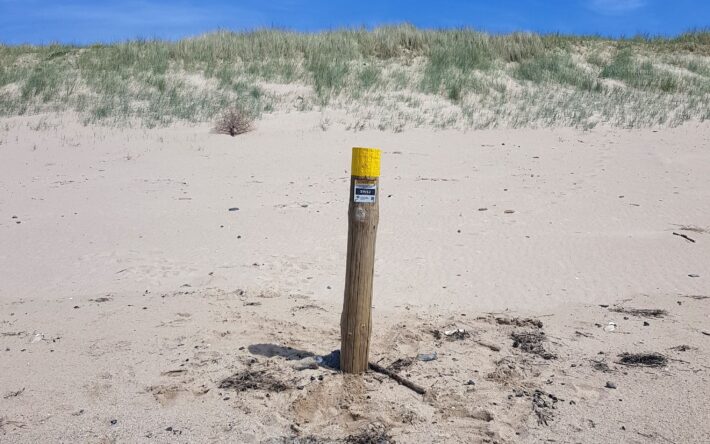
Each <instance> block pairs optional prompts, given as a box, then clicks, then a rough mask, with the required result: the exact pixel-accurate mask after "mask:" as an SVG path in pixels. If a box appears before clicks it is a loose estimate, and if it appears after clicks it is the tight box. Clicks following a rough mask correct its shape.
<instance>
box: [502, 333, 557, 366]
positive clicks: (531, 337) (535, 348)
mask: <svg viewBox="0 0 710 444" xmlns="http://www.w3.org/2000/svg"><path fill="white" fill-rule="evenodd" d="M510 338H511V339H512V340H513V347H515V348H519V349H520V350H522V351H524V352H525V353H531V354H534V355H538V356H540V357H541V358H543V359H556V358H557V355H555V354H554V353H550V352H549V351H547V350H545V347H544V346H543V342H544V341H545V333H544V332H542V331H514V332H513V333H511V334H510Z"/></svg>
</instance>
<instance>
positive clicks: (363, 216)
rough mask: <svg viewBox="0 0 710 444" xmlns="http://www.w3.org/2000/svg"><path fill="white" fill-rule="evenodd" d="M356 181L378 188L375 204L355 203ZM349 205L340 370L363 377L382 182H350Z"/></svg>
mask: <svg viewBox="0 0 710 444" xmlns="http://www.w3.org/2000/svg"><path fill="white" fill-rule="evenodd" d="M356 181H367V182H371V183H374V184H375V185H376V187H377V194H376V197H375V202H374V203H357V202H355V199H354V197H355V196H354V191H355V182H356ZM349 201H350V205H349V207H348V250H347V263H346V266H345V298H344V302H343V314H342V317H341V319H340V333H341V348H340V368H341V370H342V371H343V372H345V373H363V372H365V371H366V370H367V365H368V355H369V351H370V333H371V331H372V278H373V273H374V267H375V240H376V236H377V224H378V222H379V218H380V208H379V205H380V204H379V202H380V196H379V179H378V178H377V177H356V176H353V177H352V178H351V180H350V200H349Z"/></svg>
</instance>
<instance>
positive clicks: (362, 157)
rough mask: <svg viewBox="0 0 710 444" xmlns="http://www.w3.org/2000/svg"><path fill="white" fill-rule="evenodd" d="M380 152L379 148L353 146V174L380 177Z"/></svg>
mask: <svg viewBox="0 0 710 444" xmlns="http://www.w3.org/2000/svg"><path fill="white" fill-rule="evenodd" d="M380 154H381V151H380V150H379V149H378V148H361V147H355V148H353V162H352V171H351V173H350V175H351V176H357V177H380Z"/></svg>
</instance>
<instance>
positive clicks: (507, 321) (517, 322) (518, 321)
mask: <svg viewBox="0 0 710 444" xmlns="http://www.w3.org/2000/svg"><path fill="white" fill-rule="evenodd" d="M496 322H497V323H498V324H499V325H514V326H516V327H537V328H542V321H541V320H539V319H532V318H496Z"/></svg>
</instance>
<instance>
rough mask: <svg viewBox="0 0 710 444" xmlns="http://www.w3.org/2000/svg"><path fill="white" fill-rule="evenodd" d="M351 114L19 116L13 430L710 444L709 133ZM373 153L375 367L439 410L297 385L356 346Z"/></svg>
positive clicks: (7, 329)
mask: <svg viewBox="0 0 710 444" xmlns="http://www.w3.org/2000/svg"><path fill="white" fill-rule="evenodd" d="M328 119H329V120H328V121H329V122H333V123H332V125H330V126H329V127H328V128H324V126H323V125H322V122H323V121H324V116H323V115H322V114H321V113H318V112H301V113H295V112H294V113H273V114H268V115H265V116H264V117H263V118H262V120H260V121H258V122H257V124H256V128H255V130H254V131H252V132H249V133H247V134H244V135H241V136H239V137H235V138H232V137H228V136H225V135H219V134H214V133H213V132H212V131H211V125H210V124H200V125H187V124H174V125H172V126H169V127H166V128H155V129H145V128H140V127H139V126H137V127H136V128H119V127H117V128H113V127H105V126H100V125H96V126H93V125H89V126H85V125H83V124H82V123H81V119H79V118H77V117H76V116H74V115H73V114H71V113H64V114H44V115H35V116H19V117H6V118H2V119H1V120H0V159H1V161H0V391H1V392H0V441H2V442H9V443H10V442H11V443H30V442H91V443H99V442H101V443H103V442H267V443H277V442H301V443H320V442H348V443H351V442H387V441H385V440H384V439H385V438H386V439H388V440H390V441H395V442H397V443H422V442H437V443H440V442H441V443H458V442H490V443H494V442H495V443H508V442H530V443H533V442H565V443H567V442H570V443H572V442H574V443H577V442H579V443H599V442H627V443H656V442H657V443H671V442H672V443H703V442H709V441H710V425H708V423H707V418H708V415H710V408H709V407H708V405H707V400H708V399H710V380H709V377H710V280H709V279H710V207H709V202H710V152H709V151H708V146H710V124H708V123H707V122H705V123H698V122H694V121H689V122H686V123H684V124H683V125H681V126H679V127H676V128H670V129H669V128H658V129H631V130H627V129H620V128H611V127H604V126H598V127H596V128H594V129H592V130H589V131H584V130H581V129H571V128H545V129H490V130H480V131H473V130H470V131H466V130H460V129H450V130H432V129H417V128H413V129H407V130H406V131H404V132H401V133H397V132H393V131H378V130H375V129H366V130H363V131H353V130H348V129H347V126H346V125H345V123H344V122H345V120H346V119H345V118H344V117H343V116H341V115H339V114H337V112H335V111H333V112H332V113H331V115H329V116H328ZM353 146H372V147H378V148H380V149H382V175H381V180H380V183H381V191H380V193H381V194H380V225H379V231H378V238H377V253H376V263H375V282H374V308H373V316H374V328H373V344H372V348H371V350H372V352H371V361H372V362H377V363H379V364H380V365H382V366H384V367H390V368H392V369H393V370H394V371H397V372H398V373H399V374H400V375H402V376H403V377H406V378H407V379H409V380H411V381H413V382H415V383H417V384H419V385H421V386H422V387H425V388H426V390H427V393H426V394H425V395H423V396H422V395H418V394H416V393H414V392H412V391H411V390H409V389H408V388H406V387H404V386H401V385H398V384H397V383H396V382H395V381H393V380H392V379H390V378H387V377H386V376H383V375H380V374H378V373H368V374H366V375H365V376H363V377H350V376H344V375H343V374H341V373H339V372H337V371H335V370H333V369H330V368H327V367H324V366H319V367H317V368H307V369H305V370H300V369H299V363H301V362H302V359H303V358H308V357H309V356H322V355H327V354H328V353H330V352H331V351H333V350H335V349H337V348H339V346H340V328H339V322H340V311H341V309H342V302H343V284H344V273H345V253H346V251H345V250H346V236H347V206H348V203H347V199H348V184H349V180H350V172H349V167H350V164H349V162H350V150H351V148H352V147H353ZM457 329H460V331H461V333H460V334H450V335H447V334H446V332H449V333H451V332H452V331H454V332H455V331H456V330H457ZM521 335H523V336H521ZM516 338H517V339H516ZM521 338H522V339H521ZM528 340H529V341H530V343H528V342H526V341H528ZM434 352H436V354H437V355H436V356H437V357H436V359H435V360H432V361H426V362H425V361H421V360H418V359H417V358H416V357H417V355H419V354H429V353H434ZM625 353H628V354H632V355H624V354H625ZM633 354H639V355H638V356H637V358H638V360H634V359H632V358H634V355H633ZM644 354H646V355H644ZM659 356H660V357H659ZM625 357H626V358H625ZM654 357H655V360H654ZM644 359H648V360H644ZM629 364H630V365H629ZM634 364H635V365H634ZM643 364H648V365H643ZM378 440H379V441H378Z"/></svg>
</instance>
